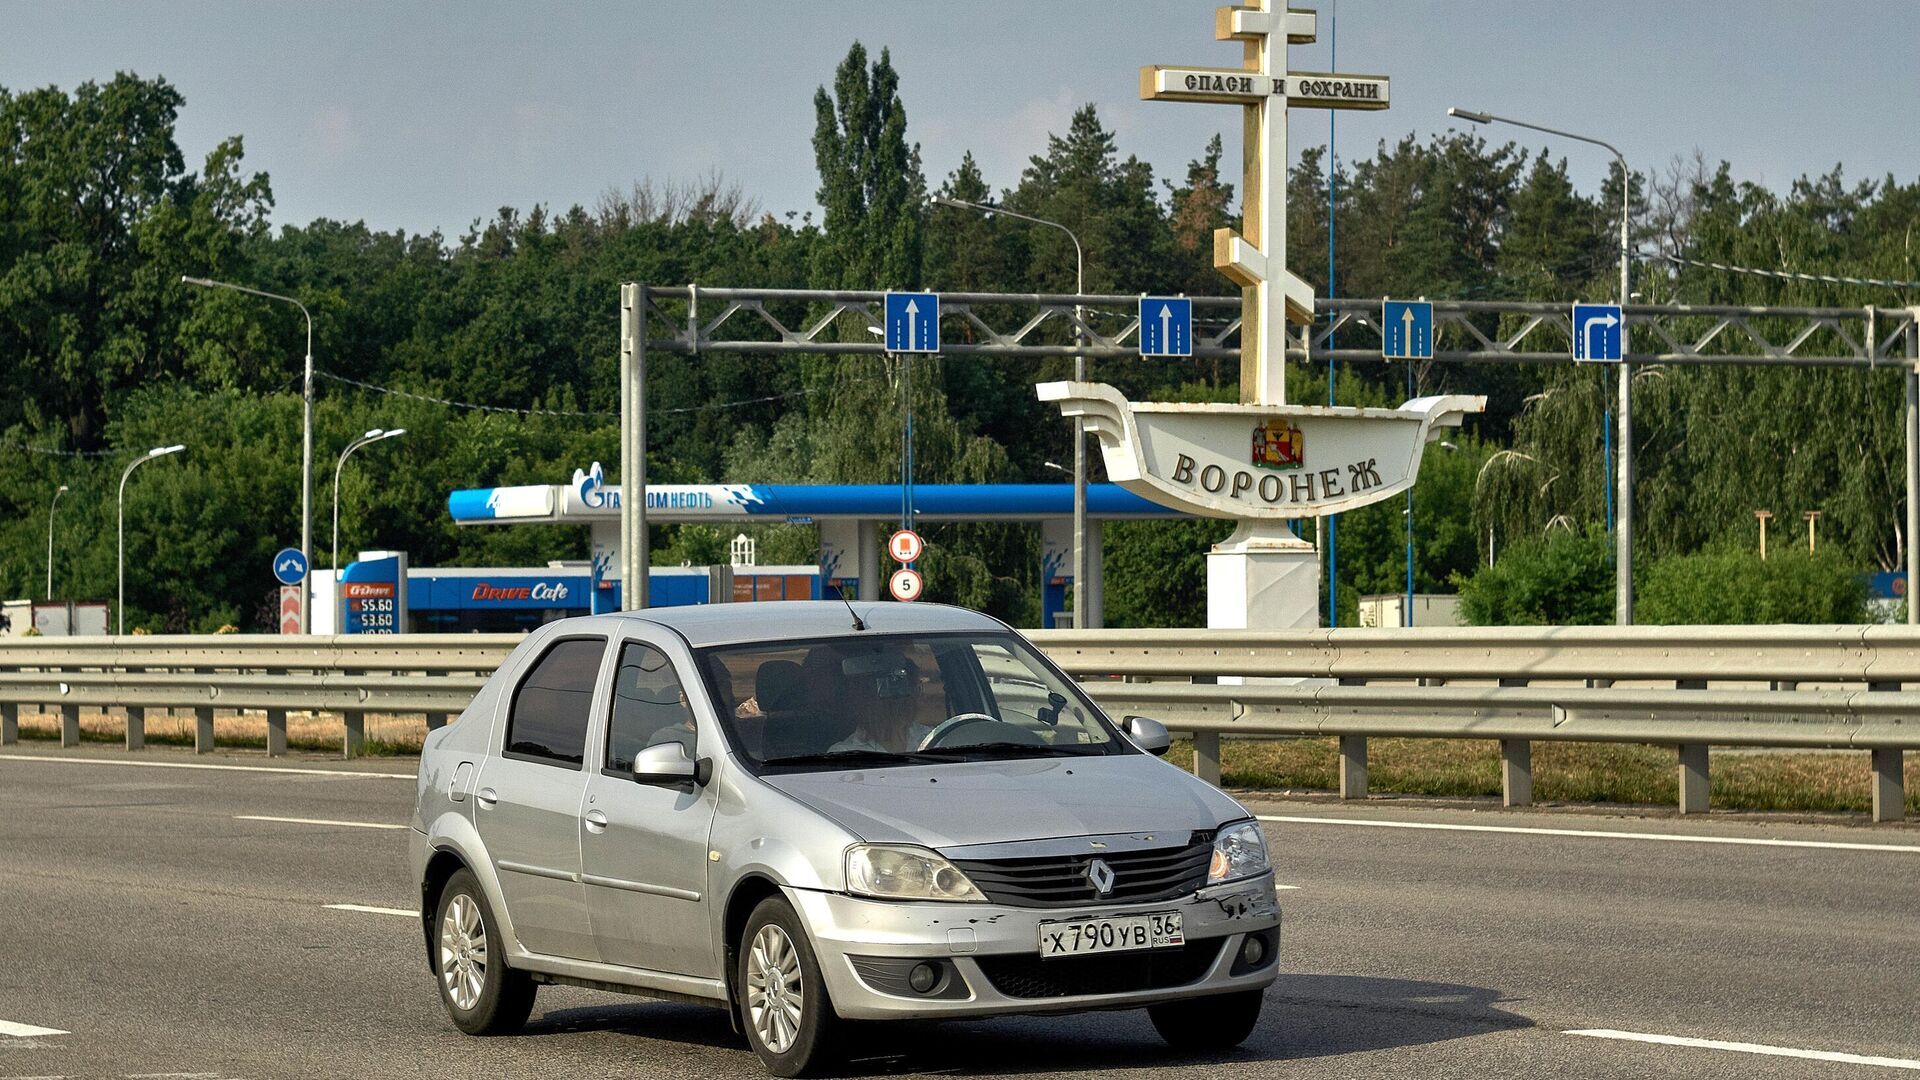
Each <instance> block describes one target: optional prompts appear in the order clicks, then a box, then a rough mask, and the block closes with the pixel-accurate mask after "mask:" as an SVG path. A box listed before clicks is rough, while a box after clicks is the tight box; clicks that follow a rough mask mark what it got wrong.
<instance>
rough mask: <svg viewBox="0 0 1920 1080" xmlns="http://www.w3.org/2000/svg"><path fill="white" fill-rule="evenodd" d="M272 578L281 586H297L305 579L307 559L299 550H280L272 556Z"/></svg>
mask: <svg viewBox="0 0 1920 1080" xmlns="http://www.w3.org/2000/svg"><path fill="white" fill-rule="evenodd" d="M273 576H274V578H275V579H276V580H278V581H279V582H280V584H282V585H298V584H300V583H301V582H302V581H305V580H306V577H307V557H306V556H305V555H302V554H301V553H300V549H299V548H281V549H280V550H279V551H276V552H274V554H273Z"/></svg>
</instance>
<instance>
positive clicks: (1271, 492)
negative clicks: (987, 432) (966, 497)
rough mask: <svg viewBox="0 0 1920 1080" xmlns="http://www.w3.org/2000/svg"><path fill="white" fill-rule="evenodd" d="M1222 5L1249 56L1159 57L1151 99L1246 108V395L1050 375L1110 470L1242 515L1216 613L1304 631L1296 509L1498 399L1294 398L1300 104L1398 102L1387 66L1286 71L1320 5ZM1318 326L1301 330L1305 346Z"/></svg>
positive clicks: (1228, 624)
mask: <svg viewBox="0 0 1920 1080" xmlns="http://www.w3.org/2000/svg"><path fill="white" fill-rule="evenodd" d="M1273 2H1274V0H1260V2H1259V3H1258V5H1257V6H1252V7H1226V8H1220V9H1219V11H1218V12H1217V14H1216V17H1215V24H1214V33H1215V37H1217V38H1219V39H1220V40H1222V41H1226V40H1233V41H1239V42H1241V43H1242V46H1243V49H1244V56H1245V59H1244V62H1243V66H1242V67H1239V68H1185V67H1182V68H1174V67H1147V68H1142V69H1141V71H1140V96H1141V97H1142V98H1145V99H1147V100H1153V101H1199V102H1212V103H1217V104H1228V105H1239V106H1241V107H1242V108H1243V110H1244V116H1245V145H1244V153H1243V157H1244V159H1245V163H1246V165H1245V171H1244V174H1243V176H1242V181H1241V187H1240V191H1241V200H1242V201H1241V211H1242V221H1241V228H1242V231H1241V232H1235V231H1234V230H1232V229H1220V230H1217V231H1216V232H1215V233H1214V237H1213V264H1214V266H1215V267H1217V268H1218V269H1219V270H1220V271H1221V272H1223V273H1225V274H1226V275H1227V277H1228V278H1230V279H1232V280H1233V281H1234V282H1236V283H1238V284H1239V285H1240V286H1241V287H1242V294H1241V296H1242V303H1241V319H1240V348H1241V360H1240V400H1241V401H1242V403H1243V404H1240V405H1205V404H1171V403H1154V402H1130V401H1128V400H1127V399H1126V398H1125V397H1123V396H1121V394H1120V392H1119V391H1117V390H1115V389H1114V388H1113V387H1111V386H1107V385H1105V384H1102V383H1082V382H1056V383H1043V384H1042V385H1041V386H1040V387H1039V392H1040V398H1041V400H1043V401H1053V402H1057V403H1059V405H1060V410H1061V412H1062V413H1064V414H1065V415H1067V416H1070V417H1071V416H1082V417H1085V418H1086V421H1087V428H1088V430H1089V432H1091V433H1092V434H1094V435H1095V436H1096V437H1098V438H1099V440H1100V449H1101V451H1102V453H1103V455H1104V457H1105V460H1106V465H1107V475H1108V476H1109V477H1110V478H1111V479H1112V480H1113V481H1114V482H1115V483H1117V484H1120V485H1121V486H1123V487H1126V488H1128V489H1129V490H1132V491H1135V492H1137V493H1139V494H1140V495H1143V496H1145V497H1147V498H1149V499H1153V500H1154V501H1156V502H1159V503H1163V504H1165V505H1168V506H1177V507H1179V508H1181V509H1183V510H1187V511H1190V512H1192V513H1195V514H1201V515H1205V516H1209V517H1223V518H1232V519H1235V520H1237V521H1239V523H1240V525H1239V528H1237V529H1235V530H1234V532H1233V535H1231V536H1229V537H1228V538H1227V539H1226V540H1225V541H1223V542H1221V543H1220V544H1217V545H1215V546H1214V548H1213V550H1212V551H1211V552H1209V553H1208V556H1207V625H1208V626H1210V627H1217V628H1225V629H1249V628H1258V629H1276V630H1277V629H1291V628H1299V627H1312V626H1317V625H1319V621H1320V600H1319V598H1320V561H1319V557H1318V555H1317V553H1316V552H1315V551H1314V547H1313V545H1312V544H1309V543H1307V542H1306V541H1304V540H1301V539H1300V538H1299V537H1298V536H1296V535H1295V534H1294V532H1293V530H1292V528H1290V527H1289V525H1288V522H1289V521H1294V520H1298V519H1301V518H1309V517H1320V516H1323V515H1326V514H1337V513H1342V512H1345V511H1347V510H1352V509H1356V508H1358V507H1361V506H1365V505H1367V504H1369V503H1374V502H1379V501H1380V500H1381V499H1385V498H1388V497H1391V496H1393V495H1395V494H1398V493H1400V492H1402V491H1405V490H1406V489H1407V488H1408V487H1410V486H1412V484H1413V482H1414V478H1415V477H1416V476H1417V475H1418V473H1419V470H1420V457H1421V452H1422V451H1423V450H1424V449H1425V447H1426V444H1427V442H1428V441H1430V440H1432V439H1434V438H1437V437H1438V436H1437V433H1436V432H1437V429H1439V428H1442V427H1451V426H1457V425H1458V424H1459V423H1460V420H1461V418H1462V416H1464V414H1466V413H1469V412H1479V411H1480V410H1481V409H1483V408H1485V406H1486V399H1485V398H1482V397H1464V396H1452V397H1433V398H1418V399H1416V400H1413V401H1409V402H1407V403H1406V404H1404V405H1402V406H1401V407H1400V408H1398V409H1350V408H1331V407H1323V406H1299V405H1288V404H1287V403H1286V400H1287V387H1286V369H1285V360H1286V350H1287V338H1288V324H1289V323H1293V324H1299V325H1302V326H1305V325H1306V324H1310V323H1311V322H1312V321H1313V290H1312V289H1310V288H1309V287H1308V286H1307V284H1306V283H1305V282H1304V281H1302V280H1300V279H1299V278H1298V277H1295V276H1294V275H1293V274H1292V273H1290V272H1289V271H1288V270H1287V268H1286V240H1287V204H1286V172H1287V169H1286V165H1287V109H1288V108H1289V107H1290V106H1305V107H1311V108H1327V109H1384V108H1386V107H1387V104H1388V81H1387V79H1386V78H1385V77H1384V76H1380V75H1339V74H1331V73H1321V72H1289V71H1287V70H1286V47H1287V44H1288V43H1289V42H1293V43H1296V44H1304V43H1306V42H1310V41H1312V40H1313V39H1314V13H1313V12H1311V11H1293V10H1274V9H1273V7H1272V4H1273ZM1304 338H1305V335H1304V332H1303V334H1302V342H1303V344H1304Z"/></svg>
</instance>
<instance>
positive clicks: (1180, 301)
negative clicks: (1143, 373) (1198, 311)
mask: <svg viewBox="0 0 1920 1080" xmlns="http://www.w3.org/2000/svg"><path fill="white" fill-rule="evenodd" d="M1140 355H1141V356H1192V355H1193V301H1191V300H1189V299H1187V298H1186V297H1184V296H1143V297H1141V298H1140Z"/></svg>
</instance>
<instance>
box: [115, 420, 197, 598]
mask: <svg viewBox="0 0 1920 1080" xmlns="http://www.w3.org/2000/svg"><path fill="white" fill-rule="evenodd" d="M185 449H186V446H184V445H179V444H176V445H174V446H156V447H154V448H153V449H151V450H149V451H147V452H146V453H144V454H141V455H140V456H139V457H137V458H134V459H133V460H132V461H129V462H127V468H126V471H125V472H122V473H121V474H120V494H119V496H118V503H119V513H120V520H119V523H118V525H117V526H116V532H117V534H118V537H119V548H120V556H119V567H118V577H119V579H120V603H119V608H120V627H119V631H118V632H119V633H122V634H124V633H126V632H127V477H129V476H132V475H133V470H135V469H137V468H139V467H140V466H141V465H143V464H145V463H146V462H149V461H152V460H153V459H154V458H158V457H166V456H167V455H168V454H177V453H179V452H180V451H182V450H185Z"/></svg>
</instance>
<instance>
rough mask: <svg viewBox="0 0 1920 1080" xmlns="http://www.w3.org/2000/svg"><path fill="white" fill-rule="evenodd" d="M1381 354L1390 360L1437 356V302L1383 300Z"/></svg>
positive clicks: (1424, 358) (1428, 358)
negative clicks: (1434, 325)
mask: <svg viewBox="0 0 1920 1080" xmlns="http://www.w3.org/2000/svg"><path fill="white" fill-rule="evenodd" d="M1380 353H1381V355H1382V356H1383V357H1385V358H1386V359H1388V360H1431V359H1433V305H1432V304H1429V303H1427V302H1426V301H1424V300H1385V301H1382V302H1381V304H1380Z"/></svg>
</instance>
